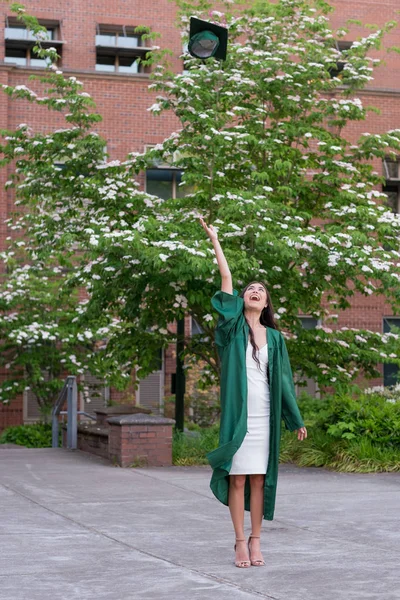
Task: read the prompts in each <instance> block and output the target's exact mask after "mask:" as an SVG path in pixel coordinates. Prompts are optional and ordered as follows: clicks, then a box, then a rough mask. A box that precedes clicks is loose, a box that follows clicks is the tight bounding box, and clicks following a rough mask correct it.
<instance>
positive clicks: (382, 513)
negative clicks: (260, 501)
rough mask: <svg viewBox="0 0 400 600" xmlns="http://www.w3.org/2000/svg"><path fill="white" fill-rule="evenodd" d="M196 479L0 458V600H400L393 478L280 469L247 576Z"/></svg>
mask: <svg viewBox="0 0 400 600" xmlns="http://www.w3.org/2000/svg"><path fill="white" fill-rule="evenodd" d="M209 475H210V471H209V469H208V467H197V468H189V467H172V468H164V469H161V468H153V469H150V468H147V469H120V468H116V467H112V466H110V465H109V464H108V463H106V462H105V461H102V460H101V459H97V458H94V457H91V456H89V455H87V454H84V453H80V452H68V451H65V450H51V449H49V450H47V449H46V450H28V449H12V448H10V449H5V448H1V447H0V600H92V599H93V600H94V599H96V600H136V599H137V600H141V599H143V600H163V599H168V600H170V599H171V600H209V599H210V600H251V599H256V598H257V599H260V598H269V599H274V600H355V599H357V600H375V599H376V600H378V599H379V600H395V599H396V600H397V599H400V474H399V473H396V474H379V475H350V474H338V473H330V472H328V471H324V470H320V469H299V468H296V467H291V466H282V467H281V471H280V478H279V484H278V499H277V511H276V519H275V520H274V521H273V522H264V534H263V541H262V545H263V550H264V555H265V558H266V562H267V566H266V567H264V568H256V567H252V568H250V569H237V568H235V566H234V564H233V547H232V546H233V535H232V531H231V525H230V519H229V515H228V511H227V509H226V508H225V507H224V506H222V505H221V504H219V503H218V502H217V501H216V500H214V498H213V497H212V495H211V492H210V490H209V488H208V480H209ZM246 524H247V530H248V520H247V516H246Z"/></svg>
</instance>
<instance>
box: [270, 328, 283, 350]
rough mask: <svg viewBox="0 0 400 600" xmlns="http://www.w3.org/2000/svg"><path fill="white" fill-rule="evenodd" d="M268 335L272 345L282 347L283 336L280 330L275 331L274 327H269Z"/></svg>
mask: <svg viewBox="0 0 400 600" xmlns="http://www.w3.org/2000/svg"><path fill="white" fill-rule="evenodd" d="M266 329H267V335H268V339H269V340H270V345H277V346H280V345H281V344H282V340H283V339H284V338H283V335H282V333H281V332H280V331H279V330H278V329H274V328H273V327H268V326H267V328H266Z"/></svg>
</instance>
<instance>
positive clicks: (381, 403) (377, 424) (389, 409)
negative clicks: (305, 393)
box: [318, 394, 400, 448]
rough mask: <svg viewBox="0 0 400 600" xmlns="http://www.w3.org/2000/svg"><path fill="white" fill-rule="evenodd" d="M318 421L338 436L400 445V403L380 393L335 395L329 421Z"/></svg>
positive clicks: (328, 417)
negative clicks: (355, 395) (354, 396)
mask: <svg viewBox="0 0 400 600" xmlns="http://www.w3.org/2000/svg"><path fill="white" fill-rule="evenodd" d="M318 423H319V424H320V425H321V426H322V427H323V428H325V429H326V430H327V432H328V433H329V434H330V435H332V436H333V437H336V438H343V439H349V440H351V439H356V438H357V439H368V440H370V441H371V442H372V443H375V444H382V445H388V446H392V447H397V448H399V447H400V402H396V401H394V402H389V401H388V399H387V398H385V397H383V396H381V395H379V394H362V395H360V396H359V397H358V398H352V397H350V396H338V397H334V398H333V400H332V401H331V403H330V412H329V414H327V415H326V420H325V421H322V420H320V419H319V420H318Z"/></svg>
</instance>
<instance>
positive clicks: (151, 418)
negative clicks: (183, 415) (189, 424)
mask: <svg viewBox="0 0 400 600" xmlns="http://www.w3.org/2000/svg"><path fill="white" fill-rule="evenodd" d="M107 423H109V424H110V425H120V426H122V425H171V426H172V425H175V421H174V419H167V418H166V417H158V416H156V415H147V414H143V413H136V414H133V415H121V416H120V417H110V418H109V419H107Z"/></svg>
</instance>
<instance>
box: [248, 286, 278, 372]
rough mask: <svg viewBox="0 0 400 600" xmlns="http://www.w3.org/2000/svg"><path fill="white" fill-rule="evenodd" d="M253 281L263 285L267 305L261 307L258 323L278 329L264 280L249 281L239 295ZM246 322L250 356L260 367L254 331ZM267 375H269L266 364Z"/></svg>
mask: <svg viewBox="0 0 400 600" xmlns="http://www.w3.org/2000/svg"><path fill="white" fill-rule="evenodd" d="M254 283H259V284H261V285H262V286H263V288H264V289H265V291H266V293H267V306H266V307H265V308H263V309H262V311H261V315H260V323H261V325H264V327H272V329H278V326H277V324H276V323H275V319H274V307H273V306H272V300H271V296H270V293H269V291H268V288H267V286H266V285H265V283H264V282H262V281H251V282H250V283H248V284H247V285H246V287H245V288H244V289H243V290H242V291H241V293H240V297H241V298H243V297H244V295H245V292H246V290H247V289H248V288H249V287H250V286H251V285H253V284H254ZM245 318H246V317H245ZM246 321H247V319H246ZM247 324H248V326H249V334H250V343H251V345H252V347H253V352H252V357H253V359H254V360H255V361H256V363H257V366H258V368H259V369H261V365H260V360H259V358H258V356H257V350H259V348H258V346H257V344H256V341H255V339H254V331H253V330H252V328H251V326H250V323H249V322H248V321H247ZM267 376H269V373H268V365H267ZM268 379H269V377H268ZM268 383H269V381H268Z"/></svg>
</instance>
